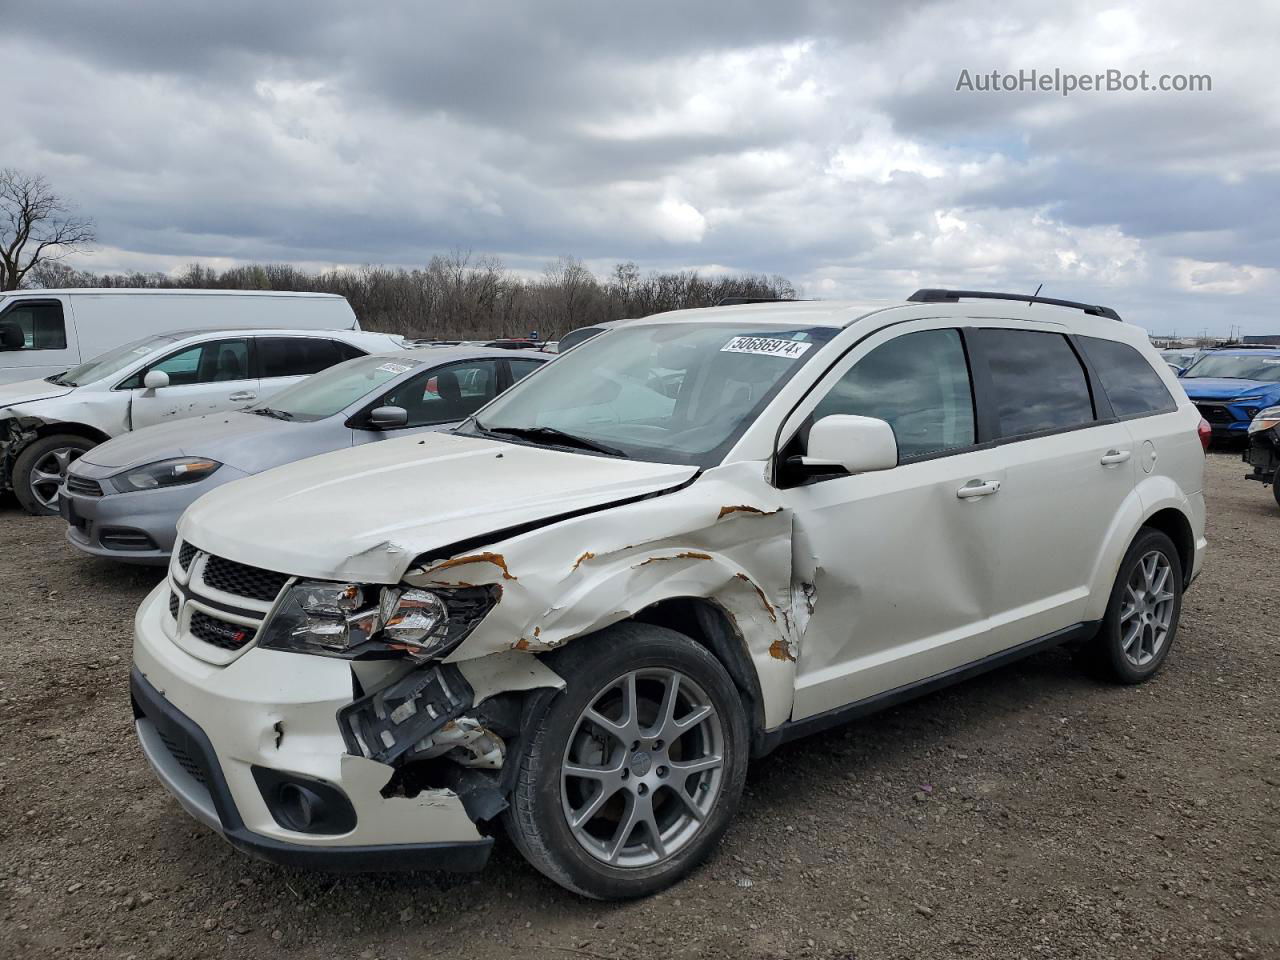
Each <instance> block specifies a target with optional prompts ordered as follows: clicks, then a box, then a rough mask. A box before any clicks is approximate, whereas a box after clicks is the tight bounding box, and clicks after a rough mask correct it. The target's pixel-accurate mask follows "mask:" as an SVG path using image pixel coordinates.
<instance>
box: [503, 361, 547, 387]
mask: <svg viewBox="0 0 1280 960" xmlns="http://www.w3.org/2000/svg"><path fill="white" fill-rule="evenodd" d="M542 363H543V361H541V360H522V359H518V358H513V359H511V360H508V361H507V366H508V367H509V368H510V369H511V382H512V383H519V382H520V381H521V380H523V379H524V378H525V377H527V376H528V375H529V374H531V373H533V371H535V370H537V369H538V368H539V367H540V366H542Z"/></svg>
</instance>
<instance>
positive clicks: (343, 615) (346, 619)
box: [258, 580, 500, 662]
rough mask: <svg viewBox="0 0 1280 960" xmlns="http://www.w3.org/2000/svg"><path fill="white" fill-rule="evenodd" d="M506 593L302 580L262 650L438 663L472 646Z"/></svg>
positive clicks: (265, 632)
mask: <svg viewBox="0 0 1280 960" xmlns="http://www.w3.org/2000/svg"><path fill="white" fill-rule="evenodd" d="M499 591H500V588H499V587H496V586H487V587H456V588H438V589H435V590H422V589H419V588H417V587H404V586H395V587H372V586H361V585H360V584H357V583H327V582H322V581H317V580H302V581H299V582H298V583H296V584H294V585H293V586H292V587H290V588H289V590H288V592H287V593H286V594H285V595H284V598H283V599H282V600H281V601H280V605H279V606H278V607H277V608H276V611H275V613H273V614H272V616H271V619H270V620H269V621H268V622H267V623H266V625H265V626H264V627H263V628H262V639H261V640H260V641H259V643H258V645H259V646H260V647H266V648H268V649H271V650H290V651H293V652H295V653H312V654H319V655H320V656H325V657H342V658H344V659H348V660H354V659H362V658H369V659H373V658H378V657H408V658H409V659H411V660H416V661H419V662H424V661H427V660H434V659H436V658H438V657H442V656H444V655H445V654H447V653H449V652H450V651H452V650H453V648H454V647H456V646H457V645H458V644H460V643H461V642H462V641H463V640H465V639H466V638H467V635H468V634H470V633H471V631H472V630H474V629H475V628H476V625H477V624H479V623H480V621H481V620H483V619H484V616H485V614H487V613H488V612H489V610H490V609H492V607H493V605H494V604H495V603H497V602H498V595H499Z"/></svg>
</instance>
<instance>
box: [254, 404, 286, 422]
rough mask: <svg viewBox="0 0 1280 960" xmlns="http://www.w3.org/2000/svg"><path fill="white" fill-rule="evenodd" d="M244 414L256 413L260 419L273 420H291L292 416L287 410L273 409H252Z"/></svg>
mask: <svg viewBox="0 0 1280 960" xmlns="http://www.w3.org/2000/svg"><path fill="white" fill-rule="evenodd" d="M245 412H246V413H256V414H257V415H258V416H260V417H272V418H273V419H275V420H292V419H293V414H292V413H290V412H289V411H288V410H277V409H276V408H275V407H254V408H253V409H252V410H246V411H245Z"/></svg>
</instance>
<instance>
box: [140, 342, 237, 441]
mask: <svg viewBox="0 0 1280 960" xmlns="http://www.w3.org/2000/svg"><path fill="white" fill-rule="evenodd" d="M251 359H252V353H251V352H250V347H249V340H248V339H247V338H244V337H233V338H227V339H222V340H211V341H209V342H207V343H199V344H195V345H194V346H188V347H183V348H181V349H179V350H178V351H177V352H175V353H171V354H169V356H167V357H165V358H164V359H163V360H160V361H158V362H157V363H154V364H151V365H149V366H147V367H146V368H145V369H143V370H140V371H139V372H138V373H136V374H134V375H133V376H132V377H130V378H129V380H128V381H126V383H127V385H128V386H130V387H131V388H132V393H133V397H132V400H131V403H130V422H131V424H132V429H134V430H137V429H139V428H141V427H149V426H151V425H152V424H155V423H163V422H165V421H166V420H179V419H183V418H185V417H199V416H203V415H204V414H206V413H221V412H223V411H226V410H239V409H243V408H244V407H247V406H249V405H250V404H251V403H253V402H254V401H255V400H257V398H258V378H257V377H256V376H252V373H253V369H252V363H251ZM150 370H161V371H163V372H164V373H166V374H168V376H169V385H168V386H167V387H160V388H158V389H155V390H149V389H147V388H145V387H143V386H142V381H143V378H144V377H145V376H146V374H147V372H148V371H150Z"/></svg>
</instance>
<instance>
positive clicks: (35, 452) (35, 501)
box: [12, 434, 94, 516]
mask: <svg viewBox="0 0 1280 960" xmlns="http://www.w3.org/2000/svg"><path fill="white" fill-rule="evenodd" d="M93 446H94V443H93V441H92V440H89V439H87V438H85V437H79V436H75V435H74V434H58V435H55V436H51V437H42V438H41V439H39V440H37V441H35V442H34V443H32V444H29V445H28V446H27V447H26V448H24V449H23V451H22V452H21V453H20V454H18V456H17V459H16V460H14V464H13V474H12V477H13V492H14V495H15V496H16V497H17V498H18V502H19V503H21V504H22V506H23V508H24V509H25V510H26V511H27V512H28V513H33V514H36V515H37V516H39V515H49V514H54V513H57V512H58V489H59V488H60V487H61V486H62V483H63V481H64V480H66V478H67V468H68V467H69V466H71V464H72V463H73V462H74V461H76V460H78V459H79V458H80V457H81V456H82V455H83V454H84V453H85V451H87V450H91V449H92V448H93Z"/></svg>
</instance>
